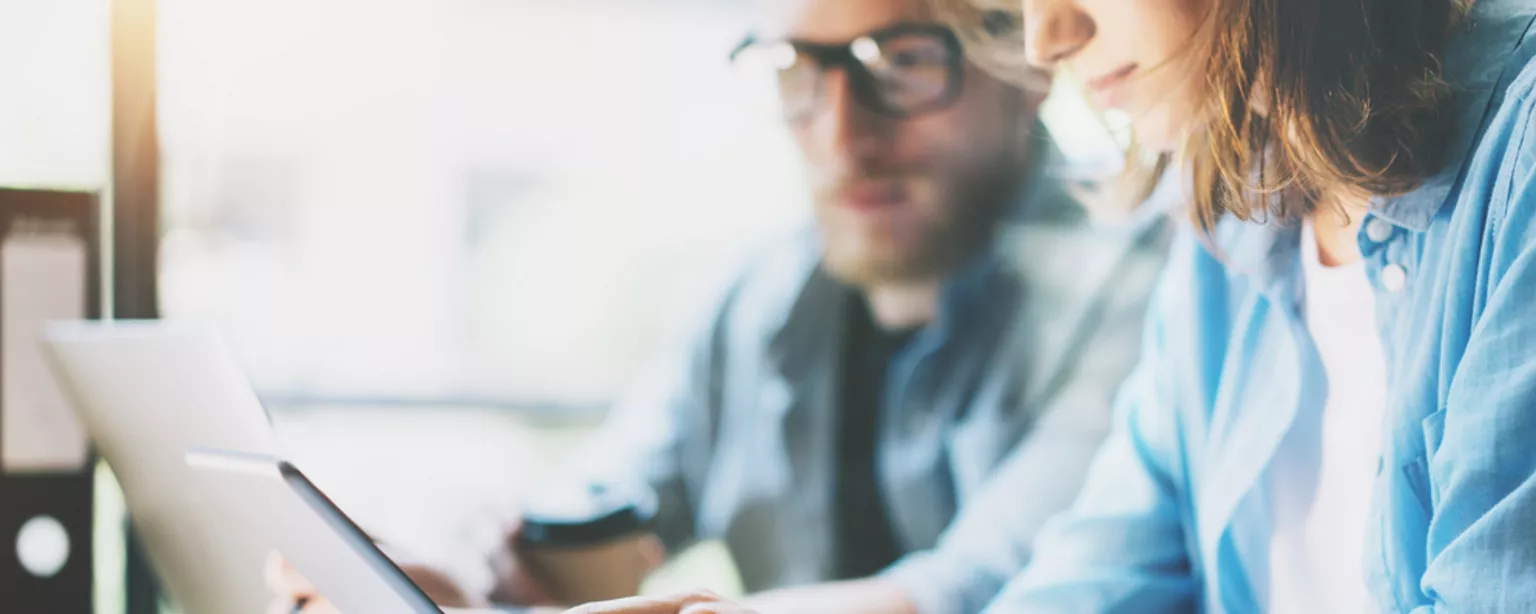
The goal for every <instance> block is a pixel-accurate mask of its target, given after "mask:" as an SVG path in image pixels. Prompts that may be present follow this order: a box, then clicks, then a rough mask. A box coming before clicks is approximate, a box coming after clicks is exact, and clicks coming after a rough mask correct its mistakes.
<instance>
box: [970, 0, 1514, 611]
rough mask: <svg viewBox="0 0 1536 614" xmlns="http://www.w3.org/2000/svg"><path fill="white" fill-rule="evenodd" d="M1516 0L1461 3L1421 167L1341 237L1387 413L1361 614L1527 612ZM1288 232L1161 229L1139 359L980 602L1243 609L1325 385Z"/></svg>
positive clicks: (1070, 607)
mask: <svg viewBox="0 0 1536 614" xmlns="http://www.w3.org/2000/svg"><path fill="white" fill-rule="evenodd" d="M1533 14H1536V4H1533V3H1531V2H1528V1H1522V0H1478V2H1477V3H1476V4H1475V5H1473V10H1472V15H1471V16H1470V17H1469V18H1468V20H1467V21H1466V22H1465V23H1463V24H1461V25H1460V26H1459V33H1458V35H1457V38H1456V40H1455V42H1454V43H1453V45H1452V48H1451V49H1450V50H1448V53H1447V56H1446V58H1445V68H1446V76H1447V79H1448V80H1449V81H1450V82H1451V84H1452V85H1453V86H1454V87H1456V88H1457V90H1458V91H1459V96H1458V99H1457V103H1456V104H1457V105H1458V109H1459V119H1458V120H1457V121H1458V122H1459V129H1460V132H1459V133H1458V136H1457V138H1456V143H1455V144H1454V146H1453V147H1452V149H1451V156H1450V161H1449V162H1448V164H1447V167H1446V168H1445V170H1444V171H1442V172H1441V173H1439V174H1438V175H1436V176H1434V177H1432V178H1431V179H1429V180H1428V181H1427V182H1425V183H1424V184H1423V185H1422V186H1421V187H1420V188H1418V189H1417V190H1415V191H1413V192H1412V193H1409V194H1406V195H1403V196H1400V197H1395V198H1385V199H1378V200H1377V201H1376V202H1375V203H1373V208H1372V212H1371V213H1370V214H1369V215H1368V216H1367V217H1366V219H1365V224H1364V226H1363V227H1362V229H1361V232H1360V235H1359V237H1358V240H1359V244H1360V247H1361V249H1362V250H1363V252H1364V254H1365V259H1366V265H1367V270H1368V275H1369V278H1370V280H1371V282H1372V284H1373V285H1374V286H1375V287H1376V289H1377V292H1376V310H1377V320H1378V322H1379V325H1380V331H1379V333H1380V336H1381V339H1382V343H1383V347H1384V349H1385V353H1386V357H1387V361H1388V386H1389V390H1388V411H1387V418H1386V424H1385V428H1384V432H1383V436H1384V437H1385V440H1384V442H1385V445H1384V452H1383V454H1382V457H1381V459H1380V463H1379V467H1378V477H1377V480H1376V486H1375V488H1376V492H1375V506H1374V509H1373V512H1372V514H1373V516H1372V519H1371V520H1370V522H1369V525H1370V526H1371V527H1372V530H1371V531H1370V533H1371V535H1369V536H1361V539H1363V540H1367V541H1366V544H1367V546H1366V560H1365V561H1364V564H1365V569H1366V570H1367V578H1366V580H1367V581H1368V584H1369V586H1370V588H1371V589H1372V594H1373V595H1374V596H1375V598H1376V600H1377V603H1378V605H1379V606H1380V608H1381V611H1383V612H1412V613H1414V614H1431V613H1442V614H1445V613H1451V612H1477V613H1491V612H1510V613H1514V612H1522V613H1524V612H1536V119H1533V118H1536V113H1533V112H1536V65H1532V62H1531V58H1532V55H1533V53H1536V41H1533V37H1532V32H1531V26H1532V16H1533ZM1298 235H1299V232H1298V231H1297V230H1296V229H1295V228H1294V227H1280V226H1274V225H1262V224H1254V223H1244V222H1240V221H1237V220H1232V219H1228V220H1226V221H1224V222H1223V223H1222V224H1220V226H1219V228H1218V230H1217V236H1216V237H1214V238H1215V241H1214V243H1215V245H1216V246H1217V247H1219V248H1220V249H1219V250H1217V251H1219V252H1221V253H1223V254H1224V256H1223V257H1220V258H1218V257H1217V256H1215V255H1213V253H1212V251H1209V250H1207V249H1206V248H1205V246H1203V245H1202V243H1201V242H1200V241H1197V240H1196V239H1195V238H1194V237H1193V236H1192V233H1187V234H1186V235H1185V236H1183V237H1181V238H1180V239H1178V240H1177V241H1176V243H1175V247H1174V250H1173V253H1172V255H1171V256H1170V264H1169V269H1168V270H1167V271H1166V272H1165V276H1164V279H1163V280H1162V281H1161V283H1160V286H1159V289H1158V291H1157V292H1156V294H1155V295H1154V297H1153V305H1152V310H1151V313H1150V315H1149V324H1148V328H1147V336H1146V338H1145V339H1144V342H1143V352H1144V354H1143V357H1142V361H1141V364H1140V366H1139V367H1138V368H1137V370H1136V371H1135V373H1134V374H1133V375H1132V377H1131V379H1130V380H1129V381H1128V382H1127V384H1126V387H1125V388H1124V389H1123V390H1122V394H1121V397H1120V399H1119V401H1118V407H1117V413H1118V416H1117V425H1116V429H1117V430H1116V432H1115V433H1113V434H1111V436H1110V437H1109V439H1108V440H1107V441H1106V443H1105V445H1104V448H1103V449H1102V450H1100V452H1099V456H1098V458H1097V459H1096V460H1095V465H1094V467H1093V468H1092V469H1091V470H1090V478H1089V481H1088V484H1087V485H1086V486H1085V488H1084V492H1083V494H1082V495H1081V496H1080V498H1079V499H1078V500H1077V502H1076V503H1074V505H1073V507H1072V508H1071V509H1070V510H1069V511H1068V512H1067V513H1065V514H1063V515H1062V516H1060V517H1058V518H1056V519H1054V520H1053V521H1052V524H1051V526H1050V528H1049V529H1047V530H1046V532H1045V533H1044V534H1042V536H1041V537H1040V538H1039V539H1038V540H1037V541H1036V550H1035V558H1034V561H1033V562H1032V564H1031V566H1030V568H1029V569H1028V570H1027V571H1026V572H1025V573H1024V574H1023V575H1021V576H1020V577H1019V578H1017V579H1016V580H1015V581H1014V582H1013V583H1012V584H1011V585H1010V586H1009V588H1008V589H1006V590H1005V592H1004V593H1003V594H1002V596H1000V597H999V599H998V600H997V601H996V602H995V603H994V604H993V605H992V606H991V607H990V610H989V611H990V612H993V613H995V614H1005V613H1006V614H1012V613H1018V612H1138V613H1141V612H1170V611H1171V612H1182V611H1209V612H1258V611H1262V610H1263V606H1264V604H1265V603H1266V598H1267V590H1268V587H1267V579H1268V577H1269V576H1268V569H1267V565H1268V544H1269V541H1268V540H1269V536H1270V524H1269V519H1268V518H1267V515H1268V510H1269V509H1270V504H1269V502H1268V501H1267V500H1266V497H1268V496H1269V493H1267V492H1266V490H1265V489H1264V488H1263V487H1262V485H1263V483H1264V480H1262V479H1261V478H1262V476H1263V474H1264V472H1265V470H1266V468H1267V467H1268V465H1269V463H1270V462H1271V461H1272V459H1273V457H1274V453H1275V450H1276V447H1277V445H1278V444H1279V443H1280V441H1281V439H1282V438H1283V437H1284V436H1285V434H1286V432H1287V430H1288V429H1289V428H1290V426H1291V423H1292V421H1293V418H1294V417H1295V416H1296V413H1297V409H1298V407H1300V406H1303V405H1304V404H1305V405H1307V406H1318V405H1319V404H1321V403H1323V402H1324V400H1325V398H1326V394H1327V391H1326V381H1325V376H1324V373H1323V370H1322V368H1321V360H1320V358H1319V357H1318V354H1317V351H1316V349H1315V348H1314V347H1313V345H1312V342H1311V339H1310V337H1309V335H1308V329H1307V327H1306V325H1305V322H1304V321H1303V319H1302V313H1303V311H1302V309H1301V305H1300V300H1301V298H1302V296H1301V293H1302V291H1303V288H1302V274H1301V271H1300V264H1299V254H1298V252H1299V249H1298Z"/></svg>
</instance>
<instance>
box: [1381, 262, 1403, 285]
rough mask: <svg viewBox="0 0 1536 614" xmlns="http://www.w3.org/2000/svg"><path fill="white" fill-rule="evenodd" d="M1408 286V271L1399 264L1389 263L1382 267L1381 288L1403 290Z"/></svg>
mask: <svg viewBox="0 0 1536 614" xmlns="http://www.w3.org/2000/svg"><path fill="white" fill-rule="evenodd" d="M1406 287H1408V271H1407V269H1404V268H1403V267H1402V265H1399V264H1389V265H1387V266H1385V267H1383V268H1382V269H1381V289H1383V290H1386V291H1387V292H1401V291H1402V289H1403V288H1406Z"/></svg>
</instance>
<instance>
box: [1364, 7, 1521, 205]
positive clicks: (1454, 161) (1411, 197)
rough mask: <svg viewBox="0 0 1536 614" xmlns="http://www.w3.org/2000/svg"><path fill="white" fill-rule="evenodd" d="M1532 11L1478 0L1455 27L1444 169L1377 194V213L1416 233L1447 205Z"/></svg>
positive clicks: (1448, 55) (1448, 58) (1448, 63)
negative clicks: (1400, 191) (1405, 188)
mask: <svg viewBox="0 0 1536 614" xmlns="http://www.w3.org/2000/svg"><path fill="white" fill-rule="evenodd" d="M1532 13H1533V9H1532V6H1531V3H1530V2H1528V1H1525V0H1477V1H1476V2H1475V3H1474V4H1473V5H1472V11H1471V14H1470V15H1468V16H1467V17H1466V18H1465V19H1463V20H1462V22H1461V23H1460V24H1458V25H1457V26H1456V34H1455V36H1453V37H1452V39H1451V43H1450V45H1449V47H1447V48H1446V51H1445V58H1444V62H1443V66H1444V71H1443V72H1444V75H1445V79H1446V81H1447V82H1449V83H1450V86H1451V88H1452V90H1453V91H1454V92H1455V96H1456V97H1457V98H1456V99H1455V100H1454V101H1453V102H1452V108H1453V109H1455V110H1456V117H1457V119H1456V120H1455V121H1456V132H1455V135H1454V136H1453V137H1452V140H1451V144H1450V149H1449V151H1448V152H1447V155H1446V158H1445V164H1444V166H1443V167H1442V168H1441V170H1440V171H1439V172H1437V173H1435V174H1434V175H1433V176H1431V177H1429V178H1428V179H1426V180H1425V181H1424V183H1423V184H1422V185H1420V186H1419V187H1418V188H1417V189H1415V190H1413V191H1412V192H1409V193H1407V194H1404V195H1402V196H1398V197H1395V198H1376V199H1373V201H1372V210H1373V212H1374V213H1375V214H1376V215H1378V216H1381V217H1382V218H1384V219H1386V220H1387V221H1389V222H1392V223H1393V224H1396V225H1398V226H1403V227H1406V228H1408V229H1411V230H1413V231H1415V232H1423V231H1425V230H1426V229H1428V228H1429V222H1430V220H1431V219H1433V218H1434V217H1435V214H1437V213H1439V212H1440V209H1441V208H1442V207H1444V206H1445V203H1446V202H1447V200H1448V197H1449V196H1450V194H1451V189H1452V188H1453V187H1455V184H1456V182H1457V181H1458V180H1459V179H1460V177H1461V174H1462V170H1463V167H1465V166H1466V162H1467V156H1468V154H1469V153H1470V152H1471V148H1472V144H1473V143H1474V142H1476V140H1477V137H1478V135H1480V134H1481V133H1482V131H1483V126H1484V124H1486V123H1487V120H1488V116H1489V114H1490V113H1492V112H1493V103H1494V93H1495V92H1497V91H1498V90H1499V88H1498V87H1497V86H1498V84H1499V83H1501V82H1503V81H1505V80H1506V79H1507V75H1506V72H1508V70H1509V68H1510V67H1509V63H1508V62H1506V61H1505V58H1507V57H1509V55H1510V54H1511V53H1512V52H1514V51H1515V49H1516V48H1517V47H1518V46H1519V43H1520V40H1521V38H1522V37H1523V36H1524V34H1525V32H1526V30H1527V29H1528V28H1529V27H1530V25H1531V16H1532Z"/></svg>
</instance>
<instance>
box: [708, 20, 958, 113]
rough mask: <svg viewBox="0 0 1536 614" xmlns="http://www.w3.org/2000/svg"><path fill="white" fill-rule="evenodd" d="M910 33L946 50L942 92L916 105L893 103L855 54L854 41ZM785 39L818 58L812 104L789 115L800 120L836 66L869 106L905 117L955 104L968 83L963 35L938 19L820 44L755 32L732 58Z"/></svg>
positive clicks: (816, 100)
mask: <svg viewBox="0 0 1536 614" xmlns="http://www.w3.org/2000/svg"><path fill="white" fill-rule="evenodd" d="M907 36H925V37H928V38H931V39H933V40H936V41H938V42H940V43H941V44H942V45H943V46H944V49H945V51H946V52H947V54H946V62H945V66H944V69H945V84H944V91H943V93H942V94H941V95H940V96H938V97H935V98H933V99H932V100H929V101H926V102H923V103H922V104H917V105H913V106H912V107H911V108H903V107H898V106H896V105H892V104H890V103H889V101H887V100H886V98H885V97H884V96H882V95H881V94H880V92H879V89H878V87H877V79H876V77H875V75H874V73H872V72H871V71H870V70H869V67H868V66H866V65H865V64H864V62H862V61H860V60H859V58H858V56H856V55H855V54H854V49H853V47H854V45H855V44H857V43H858V42H859V41H861V40H865V39H868V40H872V41H874V42H875V43H876V44H879V45H883V44H885V43H886V42H887V41H891V40H895V39H897V38H901V37H907ZM772 43H785V44H788V45H790V46H792V47H793V48H794V50H795V51H796V52H797V53H800V54H804V55H805V56H807V57H809V58H811V59H812V60H815V61H816V63H817V65H818V66H819V69H820V72H821V74H819V75H818V76H817V79H816V82H815V90H814V91H813V92H812V94H811V101H810V105H809V107H808V108H807V109H805V110H803V111H800V112H797V113H791V114H790V117H789V119H791V120H799V119H802V118H803V116H804V115H808V114H809V113H811V112H814V110H815V108H816V107H817V106H819V104H820V101H821V98H822V96H823V95H824V94H823V87H824V86H823V83H824V80H823V79H824V74H825V73H826V72H827V71H829V70H831V69H833V68H841V69H843V72H844V73H846V74H847V75H848V85H849V87H850V88H851V89H852V92H853V95H854V99H855V100H856V101H857V102H858V103H859V104H862V105H864V106H865V107H866V108H869V109H872V110H874V111H877V112H879V113H881V114H884V115H887V116H890V117H894V118H898V119H905V118H909V117H916V116H919V115H924V114H927V113H932V112H935V111H940V110H943V109H945V108H948V107H949V106H950V105H953V104H954V103H955V101H957V100H959V99H960V94H961V93H962V90H963V88H964V86H965V63H966V60H965V50H964V47H963V46H962V45H961V43H960V37H959V36H956V35H955V32H954V31H953V30H951V29H949V28H948V27H947V26H944V25H941V24H937V23H912V22H909V23H899V24H896V25H893V26H889V27H886V28H881V29H879V30H874V31H871V32H868V33H866V34H863V35H861V36H859V37H856V38H854V39H853V40H850V41H848V42H846V43H842V44H835V45H829V44H820V43H811V42H807V41H802V40H796V39H792V38H791V39H776V40H775V39H769V40H764V39H761V38H758V37H756V36H753V35H749V36H747V37H746V38H745V39H744V40H742V41H741V43H740V44H738V45H737V46H736V48H735V49H733V50H732V51H731V54H730V61H731V63H732V64H735V63H736V61H737V59H738V58H740V56H741V54H742V53H744V52H746V51H747V50H748V49H752V48H754V47H757V46H759V45H764V44H772Z"/></svg>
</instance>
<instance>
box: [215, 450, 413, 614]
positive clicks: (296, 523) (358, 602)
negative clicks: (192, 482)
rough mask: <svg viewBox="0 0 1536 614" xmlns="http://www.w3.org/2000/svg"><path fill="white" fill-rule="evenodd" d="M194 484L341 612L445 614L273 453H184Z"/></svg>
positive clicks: (236, 527) (235, 527)
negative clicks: (217, 500) (192, 473)
mask: <svg viewBox="0 0 1536 614" xmlns="http://www.w3.org/2000/svg"><path fill="white" fill-rule="evenodd" d="M185 459H186V464H187V466H188V467H190V468H192V469H194V470H195V471H197V472H201V473H203V474H204V475H202V476H200V477H199V479H197V480H196V481H197V482H198V483H199V485H200V488H202V489H204V490H205V491H206V492H208V494H209V496H211V497H213V498H216V499H219V500H221V502H222V503H223V504H225V505H226V506H227V508H228V509H230V510H232V514H231V515H230V516H229V517H226V518H224V519H222V520H223V522H224V523H225V524H226V526H227V527H228V528H229V530H230V531H238V532H242V533H249V534H252V535H258V536H260V537H261V538H262V539H263V540H265V541H267V542H269V543H270V544H271V546H272V549H273V550H274V551H276V552H279V553H281V554H282V555H283V556H284V557H285V558H286V559H287V560H288V563H289V564H290V565H292V566H293V567H294V569H296V570H298V572H299V573H300V574H302V575H303V576H304V578H305V579H307V580H309V581H310V583H312V584H314V586H315V589H316V590H317V591H318V592H319V593H320V594H321V595H324V596H325V598H326V599H327V600H329V601H330V602H331V603H332V604H333V605H335V606H336V608H337V609H338V610H340V611H342V612H348V613H351V612H357V613H363V614H442V610H441V609H439V608H438V607H437V606H436V605H435V604H433V603H432V600H431V599H430V598H428V597H427V595H426V594H425V593H423V592H422V591H421V589H420V588H418V587H417V586H416V585H415V584H414V583H412V582H411V580H410V578H408V577H406V575H405V573H404V572H403V571H401V570H400V568H399V567H398V566H396V565H395V563H394V562H393V561H391V560H390V559H389V557H388V556H386V555H385V554H384V553H383V552H382V551H380V550H379V548H378V546H376V545H375V544H374V542H373V540H372V539H371V538H369V537H368V534H367V533H364V532H363V530H362V529H360V528H358V526H357V524H356V523H354V522H352V520H351V519H350V518H348V517H347V515H346V514H345V513H343V512H342V511H341V509H340V508H338V507H336V504H335V503H333V502H332V501H331V500H330V498H329V497H327V496H325V493H323V492H321V491H320V489H319V488H317V487H316V486H315V485H314V483H313V482H310V481H309V478H306V477H304V473H303V472H301V471H299V469H298V468H297V467H294V466H293V465H292V464H290V463H288V462H286V461H283V460H281V459H278V458H276V457H274V456H271V455H267V454H251V453H245V452H237V451H230V450H218V449H211V448H194V449H192V450H189V451H188V452H187V453H186V457H185Z"/></svg>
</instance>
